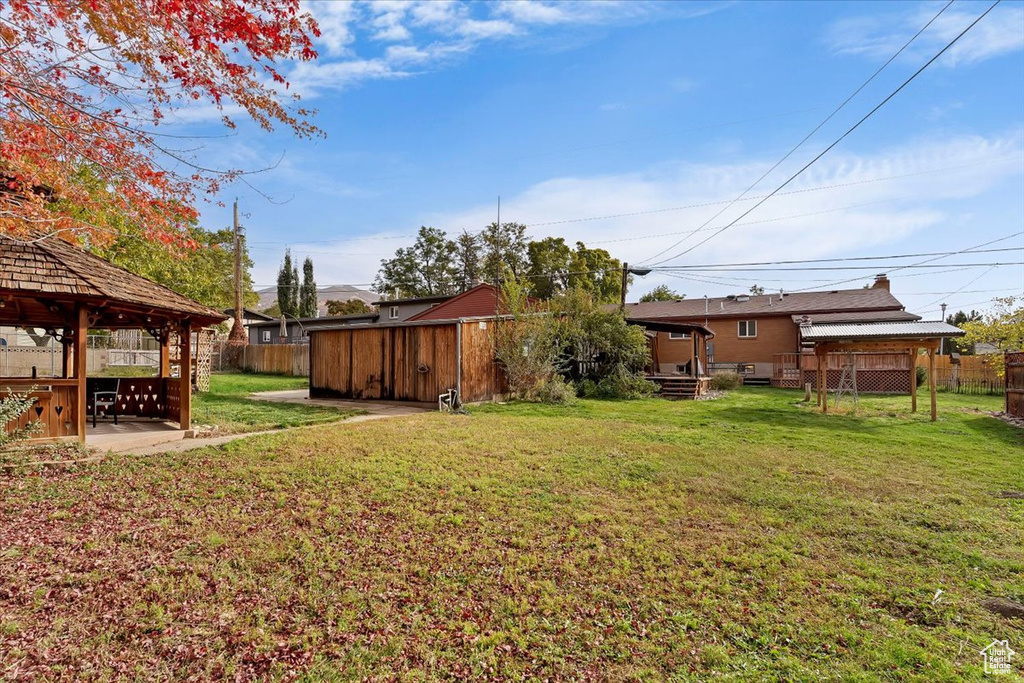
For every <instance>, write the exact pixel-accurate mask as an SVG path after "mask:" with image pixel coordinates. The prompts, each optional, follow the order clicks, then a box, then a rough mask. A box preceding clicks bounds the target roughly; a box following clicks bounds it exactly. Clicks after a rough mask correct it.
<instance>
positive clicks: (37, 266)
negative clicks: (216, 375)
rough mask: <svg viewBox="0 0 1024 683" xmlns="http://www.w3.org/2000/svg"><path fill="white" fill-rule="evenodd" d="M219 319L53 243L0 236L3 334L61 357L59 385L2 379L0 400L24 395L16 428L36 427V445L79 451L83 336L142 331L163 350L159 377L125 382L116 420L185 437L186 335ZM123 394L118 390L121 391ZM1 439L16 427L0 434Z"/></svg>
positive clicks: (84, 399) (86, 398)
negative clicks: (176, 344)
mask: <svg viewBox="0 0 1024 683" xmlns="http://www.w3.org/2000/svg"><path fill="white" fill-rule="evenodd" d="M224 319H225V316H224V315H222V314H220V313H218V312H217V311H215V310H213V309H212V308H209V307H207V306H204V305H202V304H199V303H197V302H195V301H192V300H191V299H188V298H186V297H184V296H181V295H180V294H178V293H176V292H174V291H172V290H170V289H168V288H166V287H164V286H162V285H158V284H156V283H154V282H151V281H150V280H147V279H145V278H143V277H139V276H138V275H135V274H133V273H130V272H128V271H127V270H124V269H122V268H119V267H117V266H114V265H113V264H111V263H109V262H107V261H105V260H103V259H101V258H99V257H97V256H95V255H93V254H90V253H88V252H86V251H83V250H82V249H79V248H77V247H75V246H73V245H72V244H69V243H68V242H66V241H64V240H61V239H59V238H57V237H43V238H24V239H17V238H14V237H11V236H8V235H0V326H14V327H26V328H41V329H44V330H46V332H47V334H49V335H51V336H52V337H54V338H55V339H56V340H57V341H59V342H60V344H61V345H62V347H63V363H62V371H61V375H60V376H59V377H52V378H51V377H0V395H6V394H7V392H8V391H15V392H26V391H31V394H30V395H31V396H32V397H33V398H35V401H36V402H35V405H34V406H33V408H32V409H30V410H29V411H28V413H26V414H25V415H23V416H21V418H20V419H19V420H18V421H17V423H18V424H20V425H21V426H24V424H25V423H27V422H29V421H39V422H41V423H42V424H43V430H42V432H41V433H39V434H38V435H37V438H38V439H40V440H42V439H46V440H56V439H67V438H77V439H78V440H79V441H83V442H84V441H85V436H86V422H87V417H88V416H89V413H90V411H91V408H93V406H91V403H90V402H91V401H92V398H91V392H90V391H89V390H88V388H87V383H86V337H87V334H88V331H89V330H90V329H107V330H118V329H142V330H145V331H147V332H149V333H150V334H151V335H152V336H153V337H154V338H155V339H157V340H158V342H159V344H160V365H159V371H158V374H157V376H156V377H149V378H147V377H142V378H138V377H135V378H125V379H124V380H121V382H120V383H118V381H117V380H116V378H115V379H114V380H113V381H114V386H116V387H117V389H116V391H117V394H118V395H117V401H118V407H119V409H120V410H119V412H120V413H121V414H122V415H126V416H132V417H148V418H159V419H164V420H170V421H173V422H177V423H178V424H179V426H180V428H181V429H189V428H191V395H192V391H191V389H192V383H193V379H192V364H191V362H190V356H191V339H192V334H191V333H192V331H194V330H197V329H200V328H202V327H205V326H207V325H211V324H214V323H218V322H220V321H222V320H224ZM172 334H176V335H177V336H178V338H179V339H180V358H181V362H180V364H179V365H180V371H179V376H178V377H176V378H173V377H171V367H170V365H171V363H170V353H169V341H170V338H171V336H172ZM122 385H123V386H122ZM0 426H2V427H3V428H5V429H7V428H9V427H11V426H13V425H0Z"/></svg>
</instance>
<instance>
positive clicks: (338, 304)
mask: <svg viewBox="0 0 1024 683" xmlns="http://www.w3.org/2000/svg"><path fill="white" fill-rule="evenodd" d="M360 313H373V309H372V308H371V307H370V306H368V305H366V302H365V301H363V300H362V299H349V300H348V301H338V300H337V299H331V300H330V301H328V302H327V315H329V316H336V315H358V314H360Z"/></svg>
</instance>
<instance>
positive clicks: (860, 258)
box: [654, 247, 1024, 270]
mask: <svg viewBox="0 0 1024 683" xmlns="http://www.w3.org/2000/svg"><path fill="white" fill-rule="evenodd" d="M1004 251H1024V247H1002V248H999V249H967V250H962V251H933V252H923V253H919V254H891V255H885V256H843V257H837V258H812V259H792V260H788V261H749V262H746V263H704V264H694V265H687V266H659V267H656V268H654V270H691V269H717V268H731V267H733V266H777V265H778V266H785V265H793V264H798V263H839V262H846V261H882V260H887V259H898V258H918V257H921V256H956V255H958V254H964V253H968V252H969V253H971V254H988V253H994V252H1004Z"/></svg>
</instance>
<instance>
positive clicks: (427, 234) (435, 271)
mask: <svg viewBox="0 0 1024 683" xmlns="http://www.w3.org/2000/svg"><path fill="white" fill-rule="evenodd" d="M458 250H459V248H458V245H456V244H455V242H453V241H451V240H450V239H448V237H447V235H446V234H445V232H444V231H443V230H438V229H437V228H428V227H426V226H423V227H421V228H420V231H419V235H418V236H417V237H416V242H415V244H413V245H412V246H411V247H406V248H402V249H398V250H397V251H396V252H395V256H394V258H391V259H385V260H383V261H381V262H380V271H378V273H377V277H376V279H375V280H374V283H373V288H374V290H375V291H376V292H378V293H380V294H385V293H394V292H395V291H396V290H398V291H400V292H401V295H402V296H413V297H415V296H437V295H446V294H457V293H458V291H459V272H458V264H457V256H458Z"/></svg>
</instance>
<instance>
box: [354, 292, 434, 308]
mask: <svg viewBox="0 0 1024 683" xmlns="http://www.w3.org/2000/svg"><path fill="white" fill-rule="evenodd" d="M453 296H454V295H453V294H438V295H436V296H414V297H408V298H405V299H380V300H379V301H371V302H370V305H371V306H400V305H402V304H436V303H441V302H442V301H448V299H451V298H452V297H453Z"/></svg>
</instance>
